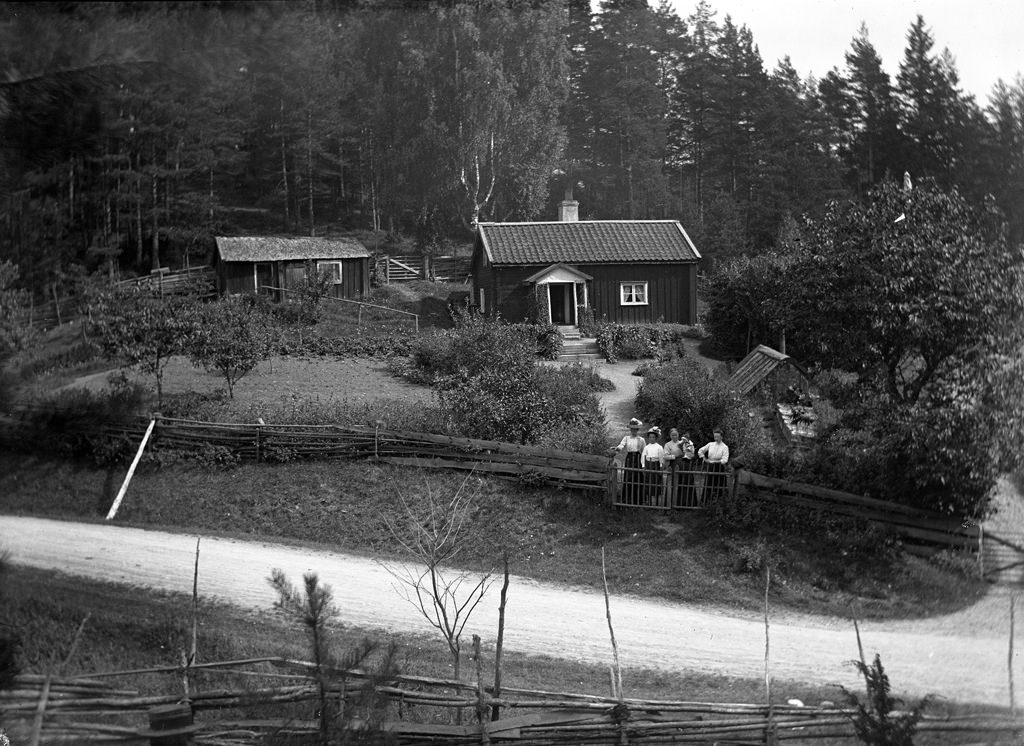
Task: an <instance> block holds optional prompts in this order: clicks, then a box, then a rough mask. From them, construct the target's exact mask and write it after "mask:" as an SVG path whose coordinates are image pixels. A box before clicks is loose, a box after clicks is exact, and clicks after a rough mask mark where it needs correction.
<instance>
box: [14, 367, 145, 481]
mask: <svg viewBox="0 0 1024 746" xmlns="http://www.w3.org/2000/svg"><path fill="white" fill-rule="evenodd" d="M147 398H148V397H147V395H146V390H145V388H144V387H143V386H141V385H139V384H137V383H134V382H132V381H129V380H128V379H127V378H126V377H125V376H124V375H114V376H111V379H110V384H109V386H108V387H107V388H106V389H104V390H103V391H100V392H93V391H89V390H87V389H81V388H72V389H64V390H61V391H57V392H56V393H52V394H48V395H45V396H41V397H38V398H36V399H35V400H34V401H32V402H30V404H29V406H27V407H26V408H25V409H24V410H22V411H21V412H20V413H19V416H20V419H21V421H22V423H23V425H24V426H26V428H27V429H26V430H25V434H24V437H23V438H22V445H23V446H24V447H26V448H29V449H32V450H44V449H45V450H46V451H48V452H50V453H54V452H56V453H58V454H60V455H62V456H66V457H84V458H92V459H93V460H95V461H96V462H97V463H98V464H107V463H111V462H114V461H120V460H123V458H124V456H125V455H126V454H131V453H133V452H134V447H133V446H132V444H131V443H130V442H128V441H126V440H125V439H123V438H119V437H117V436H112V435H107V434H105V433H103V431H102V430H101V429H100V428H98V427H97V425H98V424H100V423H102V424H104V425H115V426H116V425H118V424H127V423H130V422H133V421H134V420H135V419H136V418H137V417H138V415H139V413H140V411H141V410H142V405H143V403H144V402H145V401H146V399H147ZM135 445H136V446H137V444H135Z"/></svg>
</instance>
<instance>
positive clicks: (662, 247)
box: [477, 220, 700, 265]
mask: <svg viewBox="0 0 1024 746" xmlns="http://www.w3.org/2000/svg"><path fill="white" fill-rule="evenodd" d="M478 228H479V231H478V233H477V245H478V246H482V247H483V251H484V252H486V254H487V258H488V260H489V261H490V263H491V264H494V265H503V264H526V265H529V264H534V265H535V264H545V265H547V264H557V263H565V264H624V263H650V264H653V263H664V262H696V261H697V260H698V259H700V253H699V252H698V251H697V248H696V247H695V246H694V245H693V241H691V240H690V237H689V236H688V235H686V231H685V230H683V226H681V225H680V224H679V221H677V220H581V221H578V222H564V221H555V222H546V223H480V225H479V226H478Z"/></svg>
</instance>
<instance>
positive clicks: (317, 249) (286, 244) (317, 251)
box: [216, 236, 370, 262]
mask: <svg viewBox="0 0 1024 746" xmlns="http://www.w3.org/2000/svg"><path fill="white" fill-rule="evenodd" d="M216 240H217V254H218V255H219V256H220V259H221V261H224V262H280V261H289V260H292V261H294V260H303V259H363V258H365V257H369V256H370V252H369V251H367V249H366V247H365V246H363V245H362V244H361V243H359V242H358V241H356V240H355V239H354V238H281V237H279V236H217V239H216Z"/></svg>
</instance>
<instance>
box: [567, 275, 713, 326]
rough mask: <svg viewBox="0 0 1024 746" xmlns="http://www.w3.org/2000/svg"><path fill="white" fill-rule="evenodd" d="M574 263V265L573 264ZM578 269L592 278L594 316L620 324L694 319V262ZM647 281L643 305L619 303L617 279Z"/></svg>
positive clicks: (591, 301) (674, 321)
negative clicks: (644, 304)
mask: <svg viewBox="0 0 1024 746" xmlns="http://www.w3.org/2000/svg"><path fill="white" fill-rule="evenodd" d="M574 266H577V265H574ZM578 266H579V269H580V270H581V271H583V272H586V273H587V274H588V275H590V276H592V277H593V278H594V279H593V281H592V282H590V283H588V285H589V286H590V287H589V288H588V289H589V291H590V293H591V295H590V304H591V306H592V307H593V308H594V314H595V316H596V318H598V319H600V318H601V317H605V318H607V319H608V320H609V321H616V322H619V323H621V324H652V323H654V322H656V321H658V320H659V319H661V320H663V321H665V322H667V323H674V324H693V323H694V322H696V320H697V266H696V265H695V264H588V265H578ZM623 282H646V283H647V299H648V304H647V305H646V306H623V305H621V304H620V298H621V295H620V283H623Z"/></svg>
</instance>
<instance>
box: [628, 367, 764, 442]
mask: <svg viewBox="0 0 1024 746" xmlns="http://www.w3.org/2000/svg"><path fill="white" fill-rule="evenodd" d="M636 408H637V415H638V416H639V417H640V418H641V419H643V420H644V421H645V422H652V423H657V424H659V425H660V426H661V427H662V428H663V429H667V428H668V427H677V428H679V430H680V432H686V431H689V433H690V436H691V437H692V439H693V441H694V443H696V444H697V445H698V446H699V445H702V444H703V443H706V442H708V441H710V440H711V437H712V433H713V431H714V430H716V429H720V430H722V434H723V436H724V439H725V441H726V443H728V445H729V450H730V457H731V458H736V457H737V456H740V455H742V456H743V458H744V459H748V458H750V457H752V456H754V455H756V454H759V453H761V452H764V451H768V450H769V449H770V444H769V441H768V438H767V436H766V434H765V432H764V429H763V428H762V427H761V422H760V418H759V417H754V416H752V414H751V412H750V411H749V408H748V407H747V404H746V403H745V402H744V401H743V400H742V399H740V398H739V397H738V396H737V395H736V394H735V393H733V392H732V391H730V390H729V389H728V388H726V387H725V386H724V385H723V384H721V383H719V382H718V381H716V380H715V379H713V378H712V377H711V376H710V374H708V372H707V371H706V370H705V369H704V367H703V366H701V365H700V364H699V363H697V362H696V361H694V360H692V359H690V358H680V359H677V360H673V361H671V362H669V363H666V364H665V365H662V366H659V367H657V368H653V369H651V370H650V371H649V372H648V374H647V375H646V376H645V377H644V378H643V379H642V381H641V382H640V387H639V390H638V391H637V395H636Z"/></svg>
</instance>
